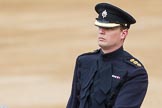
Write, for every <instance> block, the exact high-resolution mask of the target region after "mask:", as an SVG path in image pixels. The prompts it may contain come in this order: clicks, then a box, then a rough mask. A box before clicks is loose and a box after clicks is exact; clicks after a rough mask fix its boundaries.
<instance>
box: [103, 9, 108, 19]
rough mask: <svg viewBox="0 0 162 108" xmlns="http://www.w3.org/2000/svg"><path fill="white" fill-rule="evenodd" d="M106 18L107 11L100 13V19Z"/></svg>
mask: <svg viewBox="0 0 162 108" xmlns="http://www.w3.org/2000/svg"><path fill="white" fill-rule="evenodd" d="M106 16H107V11H106V10H104V11H103V12H102V17H103V18H105V17H106Z"/></svg>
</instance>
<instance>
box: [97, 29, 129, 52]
mask: <svg viewBox="0 0 162 108" xmlns="http://www.w3.org/2000/svg"><path fill="white" fill-rule="evenodd" d="M127 34H128V30H127V29H124V30H121V28H120V27H114V28H102V27H99V33H98V45H99V46H100V47H101V48H102V49H107V50H109V49H114V48H118V47H121V46H122V45H123V42H124V39H125V38H126V35H127Z"/></svg>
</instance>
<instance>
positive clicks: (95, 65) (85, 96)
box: [67, 48, 148, 108]
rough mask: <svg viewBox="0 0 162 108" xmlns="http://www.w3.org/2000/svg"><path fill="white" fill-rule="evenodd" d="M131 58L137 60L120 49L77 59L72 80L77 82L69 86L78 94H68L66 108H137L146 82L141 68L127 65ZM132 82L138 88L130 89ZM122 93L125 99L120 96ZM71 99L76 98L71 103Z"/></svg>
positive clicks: (142, 96)
mask: <svg viewBox="0 0 162 108" xmlns="http://www.w3.org/2000/svg"><path fill="white" fill-rule="evenodd" d="M132 58H133V59H135V60H137V59H136V58H134V57H133V56H131V55H130V54H129V53H127V52H126V51H124V50H123V48H120V49H118V50H117V51H115V52H112V53H110V54H103V52H102V51H101V50H98V51H97V52H94V53H87V54H83V55H81V56H79V57H78V59H77V63H78V66H77V69H76V70H75V73H76V74H75V76H74V79H76V78H75V77H77V79H79V80H78V81H76V82H75V81H74V82H73V90H74V89H75V88H78V87H77V86H80V87H81V90H80V91H77V89H75V90H76V91H72V97H71V99H70V100H69V103H68V105H67V108H139V106H140V105H141V101H142V100H143V98H144V96H145V93H146V89H147V83H148V80H147V73H146V71H145V69H144V67H138V66H136V65H135V64H133V63H132V62H130V59H132ZM84 64H85V65H84ZM77 75H78V76H77ZM114 76H116V77H114ZM136 82H137V84H138V85H134V83H136ZM125 92H126V95H123V94H125ZM137 95H138V96H140V97H141V98H140V100H139V98H138V97H136V96H137ZM117 96H119V97H117ZM74 97H79V98H76V100H72V98H74ZM126 98H133V100H134V101H125V102H124V99H126ZM127 104H128V105H131V104H132V105H133V106H127ZM125 105H126V106H125ZM71 106H75V107H71Z"/></svg>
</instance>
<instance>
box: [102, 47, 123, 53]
mask: <svg viewBox="0 0 162 108" xmlns="http://www.w3.org/2000/svg"><path fill="white" fill-rule="evenodd" d="M122 46H123V45H121V46H118V47H114V48H101V50H102V52H103V53H104V54H107V53H111V52H114V51H116V50H117V49H119V48H121V47H122Z"/></svg>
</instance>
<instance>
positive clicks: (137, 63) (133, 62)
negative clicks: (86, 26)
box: [126, 57, 143, 67]
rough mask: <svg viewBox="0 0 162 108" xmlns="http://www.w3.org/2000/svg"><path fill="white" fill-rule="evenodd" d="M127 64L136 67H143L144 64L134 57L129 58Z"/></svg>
mask: <svg viewBox="0 0 162 108" xmlns="http://www.w3.org/2000/svg"><path fill="white" fill-rule="evenodd" d="M126 62H127V63H129V64H131V65H133V66H135V67H143V65H142V63H141V62H140V61H139V60H137V59H136V58H134V57H130V58H127V59H126Z"/></svg>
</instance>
